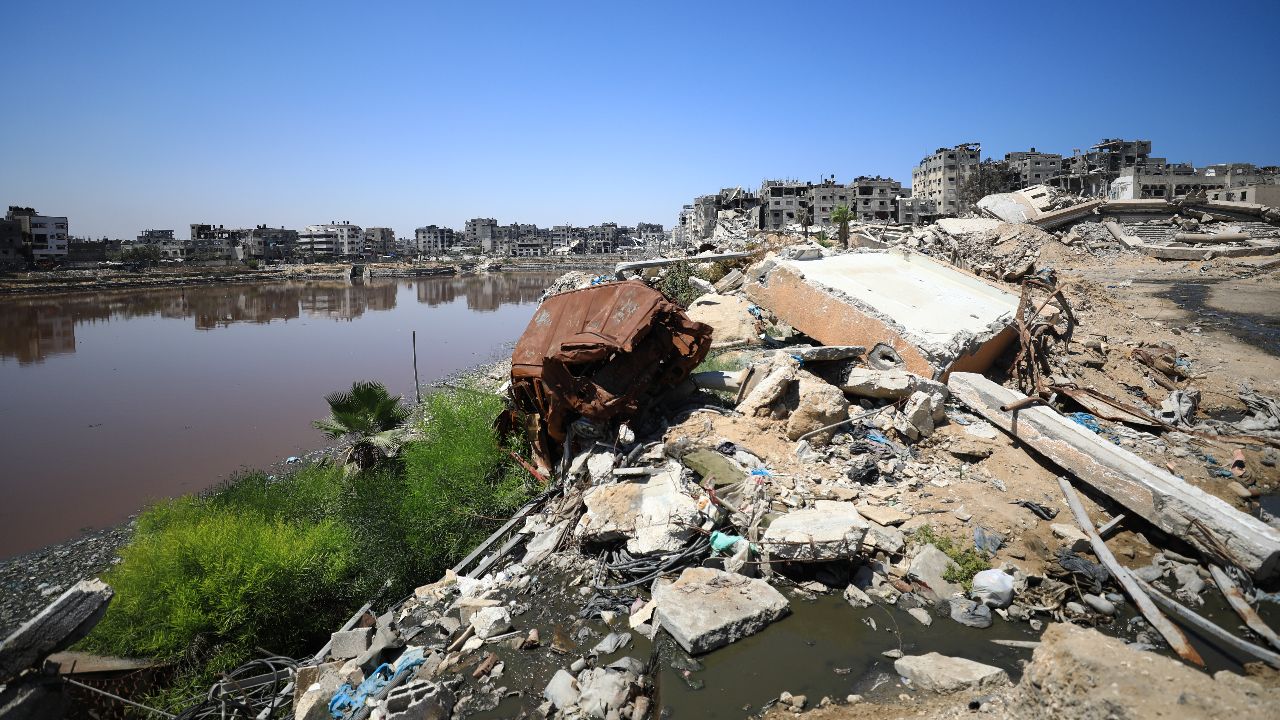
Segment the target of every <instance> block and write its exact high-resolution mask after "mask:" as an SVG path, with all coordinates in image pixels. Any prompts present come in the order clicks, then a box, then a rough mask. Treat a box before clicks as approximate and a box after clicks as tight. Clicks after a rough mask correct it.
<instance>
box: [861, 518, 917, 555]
mask: <svg viewBox="0 0 1280 720" xmlns="http://www.w3.org/2000/svg"><path fill="white" fill-rule="evenodd" d="M868 523H869V524H870V526H871V527H869V528H868V529H867V535H866V537H864V538H863V539H862V544H863V546H865V547H870V548H871V550H872V551H873V552H872V553H868V554H874V551H876V550H882V551H884V552H886V553H888V554H889V555H899V554H901V553H902V551H903V549H905V548H906V547H907V538H906V536H905V535H903V534H902V531H901V530H899V529H898V528H896V527H891V526H888V525H881V524H880V523H876V522H871V521H868Z"/></svg>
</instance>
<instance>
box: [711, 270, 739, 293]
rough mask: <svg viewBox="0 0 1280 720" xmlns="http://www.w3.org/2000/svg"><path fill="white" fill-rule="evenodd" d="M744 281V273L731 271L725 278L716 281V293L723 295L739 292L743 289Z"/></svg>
mask: <svg viewBox="0 0 1280 720" xmlns="http://www.w3.org/2000/svg"><path fill="white" fill-rule="evenodd" d="M744 279H745V278H744V277H743V275H742V271H740V270H736V269H735V270H730V271H729V272H727V273H725V274H724V277H722V278H720V279H719V280H717V281H716V285H715V288H716V292H718V293H722V294H723V293H727V292H732V291H734V290H737V289H738V288H740V287H742V281H743V280H744Z"/></svg>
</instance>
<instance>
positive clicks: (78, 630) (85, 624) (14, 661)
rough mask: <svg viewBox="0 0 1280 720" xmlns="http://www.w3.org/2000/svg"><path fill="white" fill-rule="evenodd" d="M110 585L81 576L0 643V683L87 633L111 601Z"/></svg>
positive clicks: (65, 647) (66, 646) (100, 617)
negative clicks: (78, 580)
mask: <svg viewBox="0 0 1280 720" xmlns="http://www.w3.org/2000/svg"><path fill="white" fill-rule="evenodd" d="M112 594H113V593H112V590H111V586H110V585H107V584H106V583H104V582H102V581H101V580H98V579H97V578H94V579H93V580H81V581H80V582H78V583H76V584H75V585H73V586H71V588H70V589H68V590H67V591H66V592H64V593H62V595H60V596H58V599H57V600H54V601H53V602H52V603H50V604H49V605H48V606H47V607H46V608H45V609H44V610H41V611H40V613H39V614H38V615H36V616H35V617H33V618H31V619H30V620H28V621H27V622H25V623H23V625H22V627H20V628H18V629H17V630H14V631H13V634H11V635H9V637H7V638H5V640H4V643H3V644H0V683H3V682H6V681H8V680H9V679H10V678H13V677H14V676H15V675H17V674H18V673H20V672H22V671H23V670H25V669H27V668H29V667H32V666H34V665H36V664H38V663H39V662H40V661H41V660H43V659H45V658H46V657H48V656H49V655H50V654H51V653H55V652H57V651H59V650H65V649H67V648H68V647H70V646H71V644H72V643H74V642H76V641H77V640H79V639H81V638H83V637H84V636H85V635H88V634H89V631H90V630H92V629H93V626H94V625H97V624H98V621H99V620H101V619H102V615H103V613H105V612H106V611H107V603H109V602H111V596H112Z"/></svg>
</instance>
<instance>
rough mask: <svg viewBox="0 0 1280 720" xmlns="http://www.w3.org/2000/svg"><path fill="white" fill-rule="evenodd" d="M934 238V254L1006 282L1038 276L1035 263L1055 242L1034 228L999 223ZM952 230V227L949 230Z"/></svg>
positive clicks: (947, 232)
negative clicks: (1041, 253)
mask: <svg viewBox="0 0 1280 720" xmlns="http://www.w3.org/2000/svg"><path fill="white" fill-rule="evenodd" d="M938 227H939V231H938V232H937V233H935V234H934V240H935V243H934V245H933V246H932V247H931V248H930V250H931V254H935V255H941V256H943V257H945V258H946V259H948V260H950V261H951V262H952V263H953V264H955V265H956V266H958V267H962V268H965V269H967V270H969V271H971V272H974V273H976V274H978V275H983V276H986V277H990V278H995V279H997V280H1004V281H1005V282H1015V281H1017V280H1018V279H1020V278H1022V277H1025V276H1027V275H1030V274H1032V273H1034V272H1035V265H1036V261H1037V260H1038V259H1039V257H1040V251H1041V249H1042V248H1044V246H1045V245H1046V244H1047V243H1049V242H1051V241H1053V240H1055V239H1056V238H1055V237H1054V235H1052V234H1051V233H1048V232H1046V231H1044V230H1041V229H1040V228H1038V227H1036V226H1035V225H1027V224H1024V223H1006V222H1002V223H998V224H996V225H995V226H994V227H988V226H985V225H982V226H976V227H974V228H972V229H970V228H966V227H964V226H960V227H957V228H952V230H951V231H948V230H943V229H941V228H942V227H943V226H942V225H941V224H940V225H939V226H938ZM948 227H950V226H948Z"/></svg>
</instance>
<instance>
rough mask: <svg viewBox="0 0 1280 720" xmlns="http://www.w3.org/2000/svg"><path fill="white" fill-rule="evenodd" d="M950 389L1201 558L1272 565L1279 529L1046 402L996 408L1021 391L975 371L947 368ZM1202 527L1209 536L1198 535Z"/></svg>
mask: <svg viewBox="0 0 1280 720" xmlns="http://www.w3.org/2000/svg"><path fill="white" fill-rule="evenodd" d="M947 385H948V387H949V388H950V390H951V393H952V394H953V395H955V396H956V397H957V398H958V399H959V400H960V401H961V402H963V403H964V404H965V405H967V406H969V407H970V408H972V409H973V410H974V411H975V412H977V413H978V414H980V415H982V416H983V417H985V418H986V419H987V420H989V421H991V423H993V424H994V425H997V426H999V427H1000V428H1001V429H1003V430H1004V431H1005V432H1007V433H1009V434H1010V435H1013V436H1014V437H1015V438H1017V439H1018V440H1021V441H1022V442H1024V443H1025V444H1026V445H1028V446H1029V447H1030V448H1032V449H1034V450H1035V451H1037V452H1038V453H1039V454H1040V455H1042V456H1044V457H1045V458H1048V459H1049V460H1051V461H1052V462H1054V463H1055V464H1057V465H1058V466H1060V467H1062V468H1063V469H1064V470H1067V471H1069V472H1070V473H1071V474H1073V475H1074V476H1076V477H1077V478H1079V479H1080V480H1082V481H1084V482H1085V483H1088V484H1089V485H1090V486H1092V487H1093V488H1094V489H1096V490H1098V491H1099V492H1101V493H1103V494H1105V495H1107V496H1108V497H1110V498H1111V499H1113V500H1115V501H1116V502H1118V503H1119V504H1121V505H1123V506H1124V507H1125V508H1126V509H1127V510H1129V511H1131V512H1132V513H1133V514H1134V515H1137V516H1139V517H1142V518H1144V519H1145V520H1147V521H1148V522H1150V523H1151V524H1153V525H1155V526H1156V527H1158V528H1160V529H1161V530H1163V531H1165V532H1167V533H1169V534H1170V535H1172V536H1174V537H1178V538H1181V539H1183V540H1186V541H1187V542H1189V543H1191V544H1193V545H1195V546H1196V547H1197V548H1199V549H1200V550H1201V551H1202V552H1204V553H1205V554H1206V555H1207V556H1209V557H1216V553H1218V552H1219V551H1221V552H1225V553H1226V554H1227V556H1228V559H1230V560H1231V562H1233V563H1234V564H1236V565H1237V566H1239V567H1241V568H1243V569H1245V570H1246V571H1248V572H1249V573H1250V574H1251V575H1253V576H1254V578H1256V579H1258V580H1266V579H1269V578H1271V577H1273V576H1275V575H1276V574H1277V571H1280V530H1277V529H1275V528H1273V527H1271V526H1269V525H1267V524H1266V523H1264V522H1262V521H1261V520H1258V519H1257V518H1255V517H1252V516H1250V515H1247V514H1245V513H1243V512H1241V511H1239V510H1236V509H1235V508H1233V507H1231V506H1230V505H1229V504H1227V503H1226V502H1225V501H1223V500H1221V499H1219V498H1217V497H1214V496H1213V495H1210V494H1209V493H1207V492H1204V491H1203V490H1201V489H1199V488H1197V487H1194V486H1192V485H1190V484H1188V483H1186V482H1185V481H1183V480H1181V479H1180V478H1178V477H1176V476H1174V475H1172V474H1170V473H1169V472H1167V471H1165V470H1162V469H1160V468H1157V467H1156V466H1154V465H1152V464H1151V463H1149V462H1147V461H1146V460H1143V459H1142V458H1140V457H1138V456H1137V455H1135V454H1133V453H1131V452H1129V451H1128V450H1125V449H1124V448H1121V447H1119V446H1117V445H1114V444H1112V443H1111V442H1109V441H1107V440H1105V439H1103V438H1101V437H1099V436H1098V435H1097V434H1096V433H1094V432H1092V431H1091V430H1089V429H1087V428H1085V427H1084V426H1082V425H1079V424H1077V423H1075V422H1073V421H1071V420H1070V419H1068V418H1065V417H1063V416H1062V415H1059V414H1058V413H1057V412H1055V411H1054V410H1053V409H1051V408H1047V407H1044V406H1032V407H1026V408H1022V409H1019V410H1013V411H1005V410H1001V409H1000V408H1001V406H1002V405H1011V404H1014V403H1018V402H1022V401H1025V399H1026V396H1025V395H1023V394H1022V393H1019V392H1016V391H1014V390H1009V389H1007V388H1004V387H1001V386H1000V385H997V384H996V383H993V382H991V381H990V380H987V379H986V378H985V377H982V376H981V375H976V374H973V373H952V374H951V377H950V378H949V380H948V382H947ZM1205 533H1210V534H1211V537H1206V535H1205Z"/></svg>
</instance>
